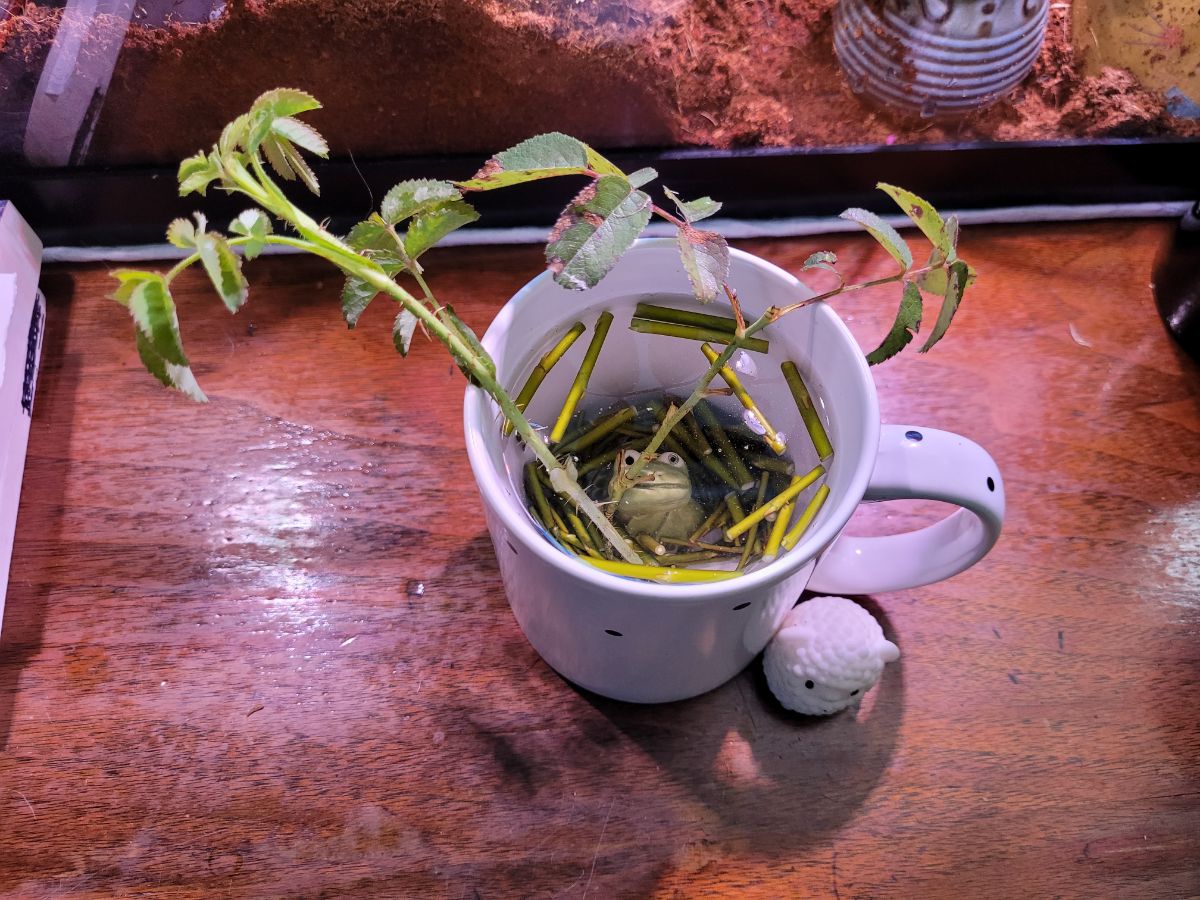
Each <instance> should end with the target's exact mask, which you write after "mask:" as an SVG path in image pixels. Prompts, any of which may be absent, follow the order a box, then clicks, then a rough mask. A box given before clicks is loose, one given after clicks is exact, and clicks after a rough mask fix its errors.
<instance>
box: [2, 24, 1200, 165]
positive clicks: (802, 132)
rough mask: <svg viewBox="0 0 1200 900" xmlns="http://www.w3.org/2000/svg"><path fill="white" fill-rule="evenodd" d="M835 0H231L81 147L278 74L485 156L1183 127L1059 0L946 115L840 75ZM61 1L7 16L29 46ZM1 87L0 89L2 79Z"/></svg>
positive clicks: (399, 129)
mask: <svg viewBox="0 0 1200 900" xmlns="http://www.w3.org/2000/svg"><path fill="white" fill-rule="evenodd" d="M834 5H835V0H753V2H736V3H735V2H727V0H553V2H550V0H405V2H386V0H346V2H338V3H329V2H322V0H235V2H231V3H229V4H228V5H227V6H225V7H224V8H223V10H222V11H221V13H220V15H219V16H218V17H217V18H216V19H215V20H214V21H213V22H211V23H204V24H184V23H178V22H176V23H171V22H168V23H167V24H165V25H160V26H153V27H151V26H147V25H142V24H137V23H136V22H135V24H133V25H132V26H131V27H130V29H129V32H128V35H127V37H126V41H125V46H124V48H123V50H122V53H121V56H120V58H119V60H118V63H117V68H116V71H115V72H114V75H113V79H112V82H111V84H110V86H109V91H108V95H107V98H106V100H105V103H104V106H103V108H102V111H101V113H100V118H99V122H98V125H97V129H96V133H95V135H94V138H93V140H92V144H91V148H90V151H89V156H88V159H87V160H86V161H87V162H111V163H173V162H175V161H177V160H179V159H180V158H181V157H182V156H185V155H187V154H189V153H192V152H194V151H195V150H197V149H199V148H201V147H204V146H207V145H210V144H211V143H212V142H213V139H214V137H215V136H216V134H217V133H218V132H219V130H220V128H221V126H222V125H223V124H224V123H225V122H226V121H228V120H229V119H230V118H231V117H232V116H234V115H236V114H237V113H238V112H240V111H241V110H243V109H245V107H246V106H247V105H248V104H249V103H250V102H251V101H252V100H253V98H254V97H255V96H257V95H258V94H259V93H261V92H262V91H263V90H266V89H268V88H271V87H276V86H291V87H298V88H302V89H304V90H308V91H310V92H312V93H313V94H315V95H316V96H317V97H319V98H320V99H321V100H322V101H323V102H324V104H325V108H324V109H323V110H321V111H319V112H317V113H314V114H313V115H312V121H313V123H314V124H315V125H316V126H317V127H318V128H319V129H321V130H322V131H323V132H324V133H325V134H326V135H327V137H328V138H329V139H330V142H331V146H332V153H333V155H335V156H343V157H344V156H346V155H347V154H349V153H352V154H354V155H355V156H356V157H359V158H366V157H380V156H392V155H414V154H426V153H431V154H437V153H454V152H461V153H484V154H486V153H490V152H492V151H494V150H496V149H499V148H502V147H504V146H507V145H510V144H512V143H515V142H516V141H519V140H521V139H523V138H525V137H528V136H529V135H531V134H534V133H537V132H541V131H548V130H560V131H565V132H567V133H570V134H574V135H576V136H578V137H580V138H582V139H583V140H586V141H589V142H591V143H594V144H596V145H598V146H601V147H634V146H636V147H655V146H702V147H744V146H768V147H772V146H800V147H832V146H848V145H860V144H866V145H871V144H895V143H908V144H912V143H940V142H946V141H994V140H998V141H1016V140H1059V139H1070V138H1080V137H1103V136H1125V137H1152V136H1160V135H1182V136H1195V135H1196V134H1197V133H1200V124H1198V123H1197V122H1196V121H1194V120H1184V119H1176V118H1173V117H1171V116H1170V115H1168V113H1167V112H1166V110H1165V107H1164V99H1163V96H1162V94H1161V93H1159V92H1155V91H1150V90H1146V89H1144V88H1142V87H1141V86H1140V85H1139V83H1138V81H1137V79H1136V78H1135V77H1134V76H1133V75H1131V74H1130V73H1129V72H1128V71H1126V70H1121V69H1115V68H1105V69H1102V70H1100V71H1099V73H1098V74H1095V75H1091V76H1085V75H1083V74H1082V73H1081V71H1080V66H1079V65H1078V61H1077V54H1076V51H1075V48H1073V46H1072V43H1071V33H1072V29H1071V9H1070V6H1069V5H1068V4H1063V3H1056V4H1054V5H1053V8H1052V10H1051V18H1050V25H1049V29H1048V34H1047V40H1046V44H1045V46H1044V48H1043V52H1042V55H1041V57H1040V59H1039V60H1038V62H1037V64H1036V65H1035V67H1034V69H1033V71H1032V72H1031V73H1030V75H1029V77H1028V78H1027V79H1026V80H1025V81H1024V82H1023V83H1022V84H1021V85H1020V86H1019V87H1018V88H1017V89H1015V90H1014V91H1013V92H1012V93H1011V94H1010V95H1009V96H1008V97H1006V98H1005V99H1003V100H1002V101H1001V102H999V103H997V104H995V105H993V106H992V107H990V108H988V109H985V110H982V111H979V112H976V113H974V114H972V115H970V116H967V117H966V118H963V119H959V120H954V121H928V120H921V119H910V118H903V117H897V116H896V115H894V114H891V113H889V112H887V111H885V110H881V109H878V108H874V107H872V106H869V105H867V104H866V103H865V102H864V101H862V100H861V99H860V98H858V97H857V96H855V95H854V94H853V93H852V92H851V91H850V90H849V88H848V87H847V85H846V82H845V79H844V78H843V76H842V74H841V70H840V69H839V67H838V65H837V61H836V59H835V57H834V54H833V49H832V40H831V17H832V9H833V6H834ZM56 14H57V11H56V10H53V9H49V8H47V7H40V6H38V5H37V4H35V3H25V4H23V5H21V7H20V9H19V10H17V9H16V6H15V4H14V10H13V11H10V15H9V17H8V18H7V19H5V20H4V21H3V22H2V23H0V58H7V59H8V61H9V63H10V64H11V62H12V57H13V56H14V55H15V54H18V53H19V54H23V55H24V56H25V57H26V58H27V59H29V60H30V61H36V60H37V59H38V58H39V54H40V55H41V56H42V57H44V46H43V45H44V43H45V41H46V40H48V39H50V38H51V37H52V35H53V27H52V26H53V22H54V18H55V16H56ZM0 87H2V86H0Z"/></svg>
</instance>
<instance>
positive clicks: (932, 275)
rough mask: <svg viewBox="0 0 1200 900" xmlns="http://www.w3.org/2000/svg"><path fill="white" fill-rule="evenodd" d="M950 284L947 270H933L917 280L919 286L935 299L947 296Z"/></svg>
mask: <svg viewBox="0 0 1200 900" xmlns="http://www.w3.org/2000/svg"><path fill="white" fill-rule="evenodd" d="M935 265H936V263H935ZM949 284H950V282H949V280H948V277H947V274H946V270H945V269H932V270H930V271H928V272H925V273H923V274H921V275H920V276H919V277H918V278H917V286H918V287H920V288H921V290H923V291H924V292H925V293H927V294H930V295H931V296H934V297H944V296H946V288H947V287H948V286H949Z"/></svg>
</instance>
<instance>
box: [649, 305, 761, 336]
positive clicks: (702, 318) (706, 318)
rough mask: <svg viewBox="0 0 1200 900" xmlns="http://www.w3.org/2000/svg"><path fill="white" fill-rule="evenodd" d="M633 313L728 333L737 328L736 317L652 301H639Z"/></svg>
mask: <svg viewBox="0 0 1200 900" xmlns="http://www.w3.org/2000/svg"><path fill="white" fill-rule="evenodd" d="M633 314H634V316H635V317H636V318H639V319H657V320H658V321H659V322H674V323H675V324H676V325H695V326H696V327H697V328H711V329H713V330H714V331H728V332H729V333H730V334H732V333H733V332H734V331H736V330H737V320H736V319H730V318H727V317H725V316H712V315H709V314H708V313H702V312H695V311H694V310H690V309H675V308H673V307H670V306H658V305H656V304H654V303H639V304H638V305H637V307H636V308H635V309H634V311H633Z"/></svg>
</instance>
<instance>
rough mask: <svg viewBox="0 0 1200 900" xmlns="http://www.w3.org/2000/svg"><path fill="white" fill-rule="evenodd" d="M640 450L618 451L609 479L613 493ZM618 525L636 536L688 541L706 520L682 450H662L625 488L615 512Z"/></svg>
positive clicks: (610, 492)
mask: <svg viewBox="0 0 1200 900" xmlns="http://www.w3.org/2000/svg"><path fill="white" fill-rule="evenodd" d="M638 456H639V453H638V451H637V450H633V449H630V448H623V449H621V450H619V451H617V464H616V467H615V468H614V470H613V477H612V480H611V481H610V482H609V496H612V495H613V493H615V488H616V485H617V484H618V481H619V479H621V478H622V477H623V476H624V474H625V470H626V469H628V468H629V467H630V466H632V465H633V464H634V463H635V462H637V458H638ZM613 515H614V518H616V520H617V524H619V525H623V526H625V529H626V530H627V531H628V532H629V533H630V534H631V535H633V536H634V537H636V536H637V535H639V534H648V535H650V537H652V538H654V539H655V540H662V539H663V538H672V539H674V540H679V541H682V540H687V538H689V537H690V536H691V534H692V532H693V531H695V530H696V529H697V528H698V527H700V523H701V522H703V521H704V510H703V509H702V508H701V506H700V504H699V503H697V502H696V501H695V500H693V499H692V479H691V477H690V476H689V475H688V469H687V463H686V462H684V460H683V458H682V457H681V456H680V455H679V454H678V453H670V452H666V453H658V454H652V455H651V456H650V461H649V462H648V463H646V465H645V466H644V467H643V468H642V471H641V474H640V475H639V476H638V478H637V481H636V483H635V484H633V485H632V486H631V487H628V488H626V489H625V492H624V493H623V494H622V495H621V499H620V501H619V502H618V503H617V508H616V511H615V513H614V514H613Z"/></svg>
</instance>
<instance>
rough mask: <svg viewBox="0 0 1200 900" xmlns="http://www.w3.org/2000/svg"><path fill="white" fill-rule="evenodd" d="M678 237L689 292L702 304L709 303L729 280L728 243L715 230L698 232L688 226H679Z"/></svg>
mask: <svg viewBox="0 0 1200 900" xmlns="http://www.w3.org/2000/svg"><path fill="white" fill-rule="evenodd" d="M677 240H678V242H679V257H680V259H681V260H682V261H683V268H684V270H685V271H686V272H687V276H688V281H690V282H691V283H692V293H694V294H695V295H696V299H697V300H699V301H700V302H701V303H711V302H712V301H713V300H715V299H716V298H717V294H718V293H719V292H720V290H721V285H723V284H724V283H725V282H726V281H728V280H729V244H727V243H726V242H725V238H723V237H721V235H719V234H717V233H716V232H715V231H700V230H699V229H696V228H693V227H692V226H691V225H684V226H683V227H682V228H680V229H679V231H678V234H677Z"/></svg>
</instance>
